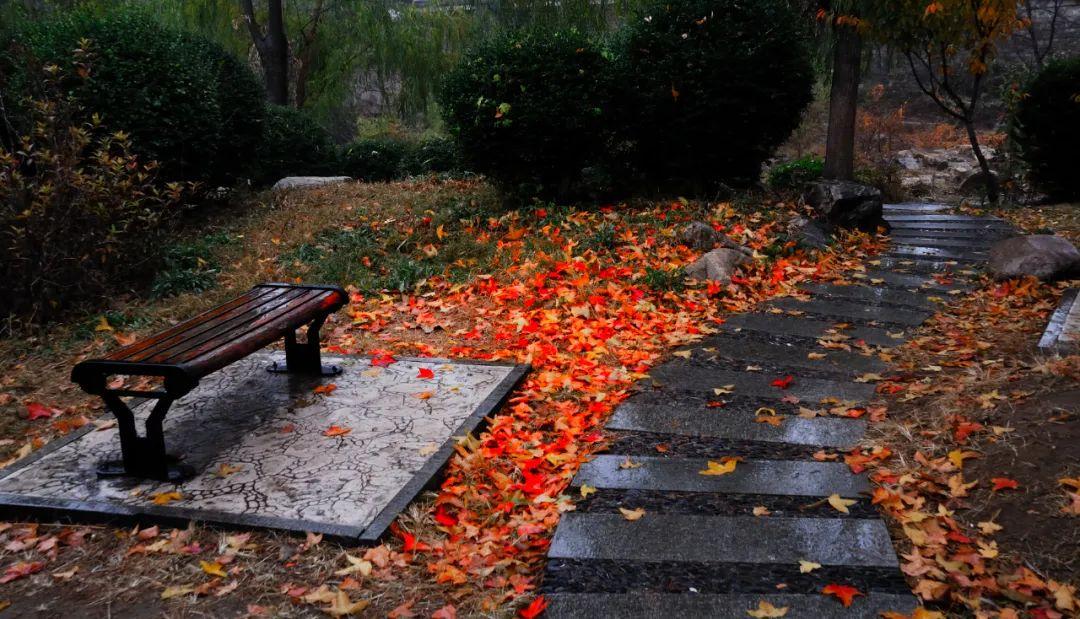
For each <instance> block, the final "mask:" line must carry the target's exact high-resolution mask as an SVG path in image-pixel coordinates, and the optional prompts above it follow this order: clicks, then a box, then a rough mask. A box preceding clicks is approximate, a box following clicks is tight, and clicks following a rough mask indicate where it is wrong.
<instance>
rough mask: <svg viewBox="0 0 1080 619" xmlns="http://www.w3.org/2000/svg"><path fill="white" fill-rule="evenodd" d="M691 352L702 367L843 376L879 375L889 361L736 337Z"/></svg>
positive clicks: (799, 342)
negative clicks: (721, 364) (724, 364)
mask: <svg viewBox="0 0 1080 619" xmlns="http://www.w3.org/2000/svg"><path fill="white" fill-rule="evenodd" d="M689 350H690V359H689V360H688V362H693V363H702V364H708V363H709V362H710V361H712V360H715V359H725V360H727V361H728V362H731V363H738V364H740V365H741V366H746V365H755V364H765V365H771V366H774V367H780V368H801V369H809V370H816V371H820V372H830V373H833V374H843V375H858V374H865V373H866V372H878V371H881V370H883V369H884V368H885V367H886V364H885V362H883V361H882V360H881V359H878V358H877V357H872V356H868V355H861V354H859V353H854V352H845V351H842V350H824V349H822V348H821V347H819V346H817V344H816V343H813V342H810V343H808V342H807V341H806V340H796V343H785V342H780V341H770V340H766V339H760V338H757V337H748V336H736V335H734V334H732V335H728V336H712V337H708V338H705V339H703V340H701V341H700V342H698V343H697V344H696V345H695V346H694V348H691V349H689ZM812 352H813V353H818V354H824V355H826V356H825V358H824V359H811V358H809V357H807V354H809V353H812ZM672 363H676V362H675V361H673V362H672Z"/></svg>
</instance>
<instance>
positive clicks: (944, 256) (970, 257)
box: [887, 244, 988, 262]
mask: <svg viewBox="0 0 1080 619" xmlns="http://www.w3.org/2000/svg"><path fill="white" fill-rule="evenodd" d="M887 255H889V256H897V257H901V258H905V257H908V256H910V257H913V258H917V259H932V260H961V261H965V262H982V261H985V260H986V259H987V258H988V256H987V253H986V252H985V251H961V250H958V249H956V248H945V247H925V246H918V245H907V244H894V245H893V246H892V247H890V248H889V253H888V254H887Z"/></svg>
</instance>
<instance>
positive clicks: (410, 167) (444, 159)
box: [401, 137, 463, 176]
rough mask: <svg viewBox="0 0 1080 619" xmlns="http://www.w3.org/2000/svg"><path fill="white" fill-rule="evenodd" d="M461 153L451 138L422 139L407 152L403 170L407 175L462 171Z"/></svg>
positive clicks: (403, 161)
mask: <svg viewBox="0 0 1080 619" xmlns="http://www.w3.org/2000/svg"><path fill="white" fill-rule="evenodd" d="M461 171H463V167H462V164H461V155H460V153H458V149H457V145H456V144H455V143H454V141H453V140H452V139H450V138H444V137H430V138H424V139H421V140H420V141H419V142H417V143H416V144H414V145H413V148H411V149H410V150H409V151H407V152H406V153H405V157H403V158H402V160H401V172H402V173H403V174H404V175H405V176H417V175H420V174H431V173H434V174H448V173H452V172H461Z"/></svg>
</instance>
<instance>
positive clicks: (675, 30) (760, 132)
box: [613, 0, 814, 192]
mask: <svg viewBox="0 0 1080 619" xmlns="http://www.w3.org/2000/svg"><path fill="white" fill-rule="evenodd" d="M805 41H806V37H805V33H804V30H803V26H802V25H801V23H800V21H799V19H798V17H797V16H796V15H795V13H794V12H793V11H792V9H791V8H790V7H789V3H788V2H787V1H786V0H757V1H755V2H747V1H746V0H684V1H682V2H671V1H670V0H655V1H654V2H652V3H650V4H649V5H648V6H647V7H645V8H644V9H643V10H642V11H639V12H638V13H637V14H636V15H635V16H634V17H633V18H632V19H631V20H630V21H629V23H628V24H627V25H626V26H625V27H624V28H623V30H622V31H621V32H620V34H619V36H618V37H617V38H616V44H615V47H614V51H615V54H616V58H617V62H616V63H615V64H616V79H615V83H616V84H618V85H619V87H620V92H619V95H618V98H617V101H618V105H619V110H620V113H619V119H618V120H619V125H618V126H619V134H620V136H621V138H620V141H622V140H626V141H627V142H628V143H629V147H628V149H627V150H628V151H629V152H630V153H631V157H632V161H631V163H632V165H633V167H634V168H635V169H636V170H637V173H636V176H637V177H638V178H641V179H643V180H644V181H646V182H647V183H649V185H650V186H651V187H657V188H661V189H666V190H668V191H691V192H700V191H704V190H712V189H715V188H716V187H717V186H718V184H719V183H723V182H734V183H752V182H755V181H756V180H757V179H758V177H759V174H760V171H761V164H762V163H763V162H764V161H765V160H766V159H767V158H768V157H769V156H770V155H771V154H772V152H773V150H774V149H775V148H776V146H778V145H779V144H780V143H781V142H783V141H784V140H785V139H786V138H787V137H788V136H789V135H790V134H791V132H792V131H793V130H794V129H795V128H796V126H797V125H798V124H799V120H800V117H801V114H802V111H803V109H804V108H805V107H806V105H807V104H808V103H809V102H810V100H811V98H812V93H811V88H812V85H813V81H814V74H813V69H812V67H811V64H810V60H809V59H810V58H811V56H812V55H811V54H810V53H809V51H808V49H807V46H806V44H805ZM613 150H619V149H618V148H615V149H613Z"/></svg>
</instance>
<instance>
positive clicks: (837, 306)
mask: <svg viewBox="0 0 1080 619" xmlns="http://www.w3.org/2000/svg"><path fill="white" fill-rule="evenodd" d="M769 305H770V306H772V307H779V308H781V309H785V310H795V311H800V312H806V313H808V314H814V315H817V316H826V317H830V318H836V319H840V320H843V319H854V320H861V321H864V322H876V323H892V324H899V325H904V326H907V327H914V326H918V325H921V324H922V323H923V322H924V321H926V319H927V318H929V317H930V316H931V313H930V312H926V311H921V310H910V309H904V308H899V307H889V306H884V305H870V304H867V303H858V302H854V301H850V302H849V301H844V300H842V299H813V300H810V301H800V300H799V299H795V298H792V297H785V298H782V299H776V300H774V301H770V302H769Z"/></svg>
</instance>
